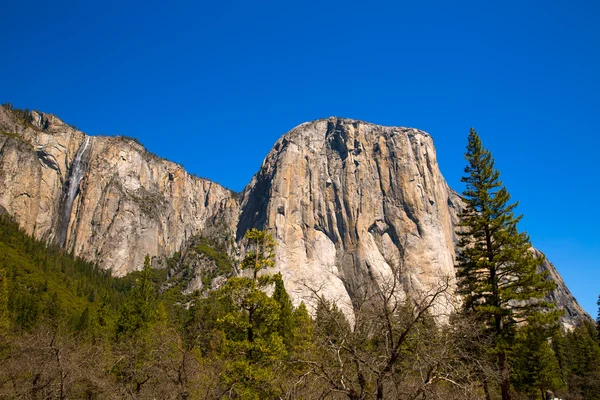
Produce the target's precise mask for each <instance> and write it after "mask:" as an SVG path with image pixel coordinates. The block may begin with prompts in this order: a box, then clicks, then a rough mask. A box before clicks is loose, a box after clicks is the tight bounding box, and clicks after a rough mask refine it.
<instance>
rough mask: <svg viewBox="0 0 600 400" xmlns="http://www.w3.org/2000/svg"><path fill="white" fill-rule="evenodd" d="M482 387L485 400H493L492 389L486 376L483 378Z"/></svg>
mask: <svg viewBox="0 0 600 400" xmlns="http://www.w3.org/2000/svg"><path fill="white" fill-rule="evenodd" d="M482 385H483V392H484V393H485V400H491V398H492V397H491V396H490V388H489V386H488V381H487V378H486V377H485V376H484V377H483V382H482Z"/></svg>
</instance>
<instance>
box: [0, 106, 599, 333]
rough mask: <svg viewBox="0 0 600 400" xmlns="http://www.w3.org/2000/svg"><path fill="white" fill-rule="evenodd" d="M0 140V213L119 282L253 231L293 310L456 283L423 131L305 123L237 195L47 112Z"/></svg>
mask: <svg viewBox="0 0 600 400" xmlns="http://www.w3.org/2000/svg"><path fill="white" fill-rule="evenodd" d="M1 132H4V133H3V134H0V185H1V186H2V187H4V188H5V190H4V191H3V192H2V193H1V194H0V206H3V207H4V208H6V210H7V211H8V212H9V213H10V214H11V215H13V216H14V217H15V218H16V219H17V221H18V222H19V223H20V224H21V225H22V226H23V227H24V228H25V229H26V230H27V231H28V232H30V233H32V234H34V235H35V236H36V237H38V238H42V239H45V240H49V241H53V242H55V243H60V242H61V241H62V242H64V243H65V247H66V248H67V249H69V250H72V251H74V252H75V253H76V254H78V255H80V256H82V257H85V258H87V259H90V260H93V261H96V262H98V263H99V264H100V265H101V267H103V268H108V269H111V270H112V271H113V273H115V274H117V275H123V274H125V273H127V272H130V271H133V270H135V269H139V268H140V267H141V266H142V264H143V258H144V256H145V254H147V253H148V254H150V255H151V256H157V259H161V258H164V257H167V256H169V255H171V254H172V253H173V252H175V251H178V250H180V249H182V248H183V247H184V246H185V244H186V243H187V242H188V241H189V239H190V238H191V237H192V236H194V235H205V236H211V235H213V236H214V235H218V236H221V238H222V239H223V238H224V240H230V242H234V241H233V238H236V239H237V242H238V244H239V243H240V240H241V238H242V236H243V234H244V232H245V231H246V230H247V229H249V228H252V227H257V228H261V229H268V230H269V231H270V232H271V233H272V234H273V236H274V237H275V239H276V240H277V242H278V246H277V250H276V269H277V270H279V271H281V273H282V275H283V276H284V279H285V281H286V286H287V289H288V291H289V292H290V294H291V296H292V298H293V299H294V301H295V302H296V303H299V302H300V301H302V300H304V299H307V298H310V297H311V295H312V290H313V289H317V290H320V292H321V293H322V294H323V295H325V296H326V297H329V298H331V299H334V300H336V301H338V303H339V304H340V306H341V307H342V308H343V309H345V310H346V311H347V312H349V313H351V312H352V311H351V310H352V299H353V298H356V296H357V295H358V294H359V293H360V292H361V290H362V289H363V288H364V287H365V286H366V285H378V284H381V283H382V282H385V281H386V280H387V279H389V277H390V274H391V271H392V269H395V268H401V269H402V282H401V283H402V285H401V286H402V287H401V292H402V293H414V292H415V291H422V290H428V289H431V288H434V287H436V285H439V282H440V280H447V281H448V282H449V284H450V286H451V288H453V287H454V275H455V271H454V257H455V239H456V238H455V233H454V232H455V227H456V224H457V222H458V213H459V212H460V209H461V208H462V201H461V199H460V196H458V195H457V194H456V193H455V192H454V191H453V190H451V189H450V188H449V187H448V185H447V184H446V182H445V180H444V178H443V177H442V175H441V173H440V171H439V168H438V164H437V161H436V156H435V148H434V146H433V141H432V139H431V137H430V136H429V135H428V134H427V133H425V132H422V131H419V130H416V129H409V128H398V127H383V126H378V125H374V124H369V123H365V122H362V121H355V120H350V119H341V118H329V119H322V120H317V121H313V122H308V123H304V124H302V125H299V126H298V127H296V128H294V129H293V130H291V131H290V132H289V133H287V134H286V135H284V136H283V137H282V138H281V139H279V140H278V141H277V143H276V144H275V145H274V147H273V149H272V150H271V152H269V154H268V155H267V157H266V158H265V160H264V162H263V165H262V166H261V168H260V170H259V172H258V173H257V174H256V175H255V176H254V177H253V179H252V181H251V182H250V184H248V186H247V187H246V188H245V190H244V192H243V193H242V194H241V196H239V198H236V197H235V196H232V193H231V192H230V191H229V190H227V189H225V188H223V187H221V186H219V185H218V184H216V183H213V182H210V181H208V180H204V179H200V178H196V177H193V176H190V175H189V174H187V173H186V172H185V170H183V168H182V167H180V166H179V165H177V164H174V163H172V162H169V161H167V160H164V159H161V158H158V157H156V156H154V155H152V154H150V153H148V152H147V151H146V150H145V149H144V148H143V147H142V146H141V145H139V144H138V143H136V142H134V141H133V140H128V139H123V138H112V137H102V136H97V137H89V136H86V135H84V134H83V133H82V132H80V131H78V130H76V129H74V128H72V127H70V126H68V125H66V124H64V123H63V122H61V121H60V120H58V119H57V118H56V117H54V116H52V115H49V114H43V113H37V112H33V113H31V114H30V117H28V118H25V119H23V118H21V119H19V118H18V116H15V113H13V112H11V111H9V110H7V109H5V108H2V107H0V133H1ZM70 194H71V195H72V196H71V197H72V201H71V200H70V199H71V197H70ZM69 203H71V204H69ZM69 209H70V210H69ZM61 232H63V233H61ZM63 235H64V237H63ZM232 248H233V249H234V250H235V249H236V248H237V245H236V244H235V243H233V245H232ZM242 251H243V248H242ZM544 268H547V269H548V270H549V271H550V272H551V275H552V277H553V279H554V280H555V281H557V284H558V288H557V290H556V291H555V292H554V293H553V294H552V297H553V298H554V299H555V300H556V301H557V303H558V304H559V306H561V307H563V308H564V309H565V310H566V311H567V314H566V316H565V318H564V322H565V324H573V323H575V322H576V321H577V320H579V319H581V318H585V316H586V315H587V314H585V312H584V311H583V310H582V309H581V307H580V306H579V305H578V304H577V302H576V300H575V299H574V298H573V296H572V295H571V294H570V292H569V291H568V289H567V288H566V286H565V285H564V282H563V281H562V279H561V278H560V276H559V275H558V273H557V272H556V270H555V268H554V266H552V265H551V264H550V263H546V264H545V266H544ZM440 307H441V308H442V309H444V308H448V307H450V304H440Z"/></svg>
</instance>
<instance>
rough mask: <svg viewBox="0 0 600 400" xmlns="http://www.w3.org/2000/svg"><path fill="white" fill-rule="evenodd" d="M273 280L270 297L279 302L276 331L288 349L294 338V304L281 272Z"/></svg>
mask: <svg viewBox="0 0 600 400" xmlns="http://www.w3.org/2000/svg"><path fill="white" fill-rule="evenodd" d="M273 280H274V281H275V290H274V291H273V296H272V298H273V300H275V301H276V302H277V303H278V304H279V321H278V323H277V333H279V336H281V338H282V339H283V342H284V343H285V345H286V347H287V348H288V349H289V348H291V347H292V344H293V340H294V306H293V305H292V300H290V295H289V294H288V293H287V291H286V290H285V285H284V284H283V278H282V277H281V273H277V274H275V276H273Z"/></svg>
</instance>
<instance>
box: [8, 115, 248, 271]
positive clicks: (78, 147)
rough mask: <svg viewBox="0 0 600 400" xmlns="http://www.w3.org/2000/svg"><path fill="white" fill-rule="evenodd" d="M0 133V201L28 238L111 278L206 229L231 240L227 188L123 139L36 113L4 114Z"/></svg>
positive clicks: (232, 211)
mask: <svg viewBox="0 0 600 400" xmlns="http://www.w3.org/2000/svg"><path fill="white" fill-rule="evenodd" d="M0 132H8V133H10V134H9V135H6V134H3V135H0V186H1V187H3V188H5V190H3V191H2V193H1V194H0V205H2V206H4V208H6V209H7V210H8V212H9V213H10V214H11V215H13V216H14V217H15V218H16V219H17V221H18V222H19V223H20V224H21V225H22V226H23V227H24V228H25V229H26V230H27V231H28V232H29V233H31V234H33V235H35V236H36V237H38V238H41V239H44V240H47V241H49V242H53V243H57V244H59V245H64V247H65V248H66V249H67V250H69V251H73V252H74V253H75V254H77V255H79V256H82V257H84V258H86V259H89V260H92V261H95V262H97V263H98V264H99V265H100V266H101V267H102V268H107V269H110V270H112V271H113V273H114V274H115V275H124V274H126V273H128V272H131V271H133V270H136V269H140V268H141V267H142V266H143V261H144V257H145V255H146V254H150V255H151V256H169V255H171V254H172V253H173V252H175V251H177V250H180V248H181V246H182V244H183V243H184V242H185V240H186V239H187V238H188V237H190V236H192V235H195V234H201V233H203V232H205V231H211V230H214V229H216V227H219V228H220V229H221V230H222V231H223V232H225V234H227V233H230V234H231V236H232V237H233V232H234V229H235V221H236V218H237V215H238V208H237V202H236V200H235V198H234V196H232V194H231V192H230V191H229V190H227V189H225V188H223V187H221V186H219V185H218V184H215V183H213V182H210V181H208V180H205V179H200V178H196V177H194V176H191V175H189V174H188V173H187V172H186V171H185V170H184V169H183V168H182V167H181V166H179V165H177V164H175V163H172V162H170V161H167V160H164V159H161V158H158V157H156V156H154V155H152V154H150V153H149V152H147V151H146V150H145V149H144V148H143V147H142V146H141V145H139V144H138V143H136V142H135V141H133V140H128V139H123V138H112V137H102V136H98V137H89V136H86V135H85V134H83V133H82V132H80V131H78V130H77V129H74V128H72V127H70V126H68V125H66V124H64V123H63V122H62V121H60V120H59V119H58V118H56V117H54V116H52V115H48V114H41V113H37V112H33V113H32V114H31V121H27V122H24V121H22V120H19V119H18V118H16V117H15V116H14V115H13V113H11V112H9V111H7V110H6V109H4V108H0ZM78 174H79V176H77V179H71V178H72V177H75V176H76V175H78ZM71 183H73V184H75V185H76V187H73V186H72V185H71ZM71 191H72V193H69V192H71ZM71 196H72V198H71V199H70V202H71V204H67V206H65V202H67V203H68V202H69V200H68V199H69V197H71ZM65 199H67V200H65ZM65 210H67V211H68V212H67V213H65V212H64V211H65ZM62 227H64V232H63V228H62ZM63 235H64V236H63Z"/></svg>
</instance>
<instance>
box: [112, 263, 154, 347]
mask: <svg viewBox="0 0 600 400" xmlns="http://www.w3.org/2000/svg"><path fill="white" fill-rule="evenodd" d="M151 274H152V269H151V267H150V256H149V255H146V258H145V260H144V269H143V270H142V273H141V277H140V278H139V279H138V282H137V286H136V287H134V289H133V293H132V294H131V296H130V297H129V298H128V300H127V301H126V302H125V304H124V306H123V309H122V310H121V314H120V316H119V320H118V321H117V335H118V336H120V335H128V334H133V333H136V332H138V331H140V330H143V329H146V328H148V327H149V325H150V323H151V322H152V319H153V317H154V313H155V307H154V305H155V304H154V303H155V289H154V284H153V282H152V279H151Z"/></svg>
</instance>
